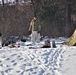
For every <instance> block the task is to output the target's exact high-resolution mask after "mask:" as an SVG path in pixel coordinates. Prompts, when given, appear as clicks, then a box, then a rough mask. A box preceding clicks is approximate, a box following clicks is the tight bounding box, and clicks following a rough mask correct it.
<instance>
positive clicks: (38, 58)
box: [0, 39, 76, 75]
mask: <svg viewBox="0 0 76 75" xmlns="http://www.w3.org/2000/svg"><path fill="white" fill-rule="evenodd" d="M55 41H56V42H58V41H59V43H60V42H61V41H60V40H57V39H55ZM28 44H31V42H26V43H25V45H26V46H20V47H19V48H18V47H14V48H9V47H2V48H1V49H0V75H76V71H75V69H76V66H75V65H76V61H75V59H76V47H73V46H66V45H61V44H58V45H57V48H40V46H41V45H42V44H43V42H41V43H38V44H36V45H34V46H27V45H28ZM30 47H35V48H30Z"/></svg>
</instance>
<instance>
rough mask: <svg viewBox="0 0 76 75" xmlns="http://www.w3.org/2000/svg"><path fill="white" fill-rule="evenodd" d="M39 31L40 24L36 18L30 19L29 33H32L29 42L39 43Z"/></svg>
mask: <svg viewBox="0 0 76 75" xmlns="http://www.w3.org/2000/svg"><path fill="white" fill-rule="evenodd" d="M40 29H41V26H40V23H39V21H38V19H37V17H36V16H35V17H34V18H33V19H32V21H31V23H30V26H29V32H30V31H31V32H32V35H31V41H32V42H33V43H35V42H39V41H40Z"/></svg>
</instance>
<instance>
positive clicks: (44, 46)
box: [41, 40, 51, 48]
mask: <svg viewBox="0 0 76 75" xmlns="http://www.w3.org/2000/svg"><path fill="white" fill-rule="evenodd" d="M41 48H51V45H50V40H46V41H45V42H44V45H43V46H42V47H41Z"/></svg>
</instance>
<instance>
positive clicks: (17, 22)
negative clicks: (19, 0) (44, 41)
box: [0, 0, 76, 37]
mask: <svg viewBox="0 0 76 75" xmlns="http://www.w3.org/2000/svg"><path fill="white" fill-rule="evenodd" d="M27 1H28V0H27ZM34 15H37V17H38V19H39V20H40V21H41V27H42V28H41V31H40V33H41V35H44V36H50V37H61V36H64V37H69V36H71V35H72V33H73V32H74V30H75V29H76V0H31V4H30V5H25V4H24V5H22V6H20V5H18V4H16V5H11V6H9V5H8V4H5V5H4V6H2V5H1V6H0V31H1V32H2V35H3V37H7V36H28V35H29V33H28V28H29V24H30V21H31V19H32V18H33V16H34Z"/></svg>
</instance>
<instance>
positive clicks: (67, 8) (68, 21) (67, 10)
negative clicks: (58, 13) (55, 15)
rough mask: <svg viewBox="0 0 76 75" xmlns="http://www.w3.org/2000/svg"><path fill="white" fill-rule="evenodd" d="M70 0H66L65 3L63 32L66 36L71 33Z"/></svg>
mask: <svg viewBox="0 0 76 75" xmlns="http://www.w3.org/2000/svg"><path fill="white" fill-rule="evenodd" d="M71 11H72V9H71V0H67V5H66V26H65V32H66V36H67V37H69V36H70V35H69V34H70V33H71V28H72V26H71Z"/></svg>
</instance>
